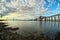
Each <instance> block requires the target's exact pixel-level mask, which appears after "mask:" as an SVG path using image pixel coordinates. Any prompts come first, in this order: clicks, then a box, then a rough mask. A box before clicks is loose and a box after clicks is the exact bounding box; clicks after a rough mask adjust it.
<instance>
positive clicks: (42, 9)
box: [0, 0, 60, 19]
mask: <svg viewBox="0 0 60 40" xmlns="http://www.w3.org/2000/svg"><path fill="white" fill-rule="evenodd" d="M55 14H60V0H0V16H2V18H6V19H9V18H10V19H13V18H17V19H35V18H38V17H39V16H51V15H55Z"/></svg>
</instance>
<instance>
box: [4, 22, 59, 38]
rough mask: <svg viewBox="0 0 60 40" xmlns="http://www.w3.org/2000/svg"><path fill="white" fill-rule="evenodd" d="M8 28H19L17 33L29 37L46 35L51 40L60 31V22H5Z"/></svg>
mask: <svg viewBox="0 0 60 40" xmlns="http://www.w3.org/2000/svg"><path fill="white" fill-rule="evenodd" d="M5 23H7V24H8V25H9V26H8V27H12V28H15V27H19V30H18V31H17V32H18V33H19V34H21V35H24V36H28V35H29V34H32V33H33V34H34V35H35V36H39V35H40V34H42V33H43V34H46V35H47V36H48V37H49V38H50V39H52V38H54V37H55V35H56V33H57V32H59V31H60V22H49V21H7V22H5Z"/></svg>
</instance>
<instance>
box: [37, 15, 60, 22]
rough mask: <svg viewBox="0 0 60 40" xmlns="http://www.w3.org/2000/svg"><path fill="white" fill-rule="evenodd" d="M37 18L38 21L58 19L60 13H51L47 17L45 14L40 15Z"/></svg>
mask: <svg viewBox="0 0 60 40" xmlns="http://www.w3.org/2000/svg"><path fill="white" fill-rule="evenodd" d="M37 20H39V21H43V20H44V21H47V20H49V21H51V20H60V14H56V15H52V16H48V17H46V16H40V17H39V18H37Z"/></svg>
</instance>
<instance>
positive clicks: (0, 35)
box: [0, 23, 60, 40]
mask: <svg viewBox="0 0 60 40" xmlns="http://www.w3.org/2000/svg"><path fill="white" fill-rule="evenodd" d="M6 26H8V25H6V24H5V23H0V40H49V37H48V36H47V35H45V34H40V36H37V37H36V36H35V35H34V34H33V33H32V34H30V35H29V36H23V35H20V34H18V33H17V32H13V31H15V30H18V29H19V28H14V29H13V28H7V27H6ZM54 40H60V32H58V33H57V35H56V37H55V39H54Z"/></svg>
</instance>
